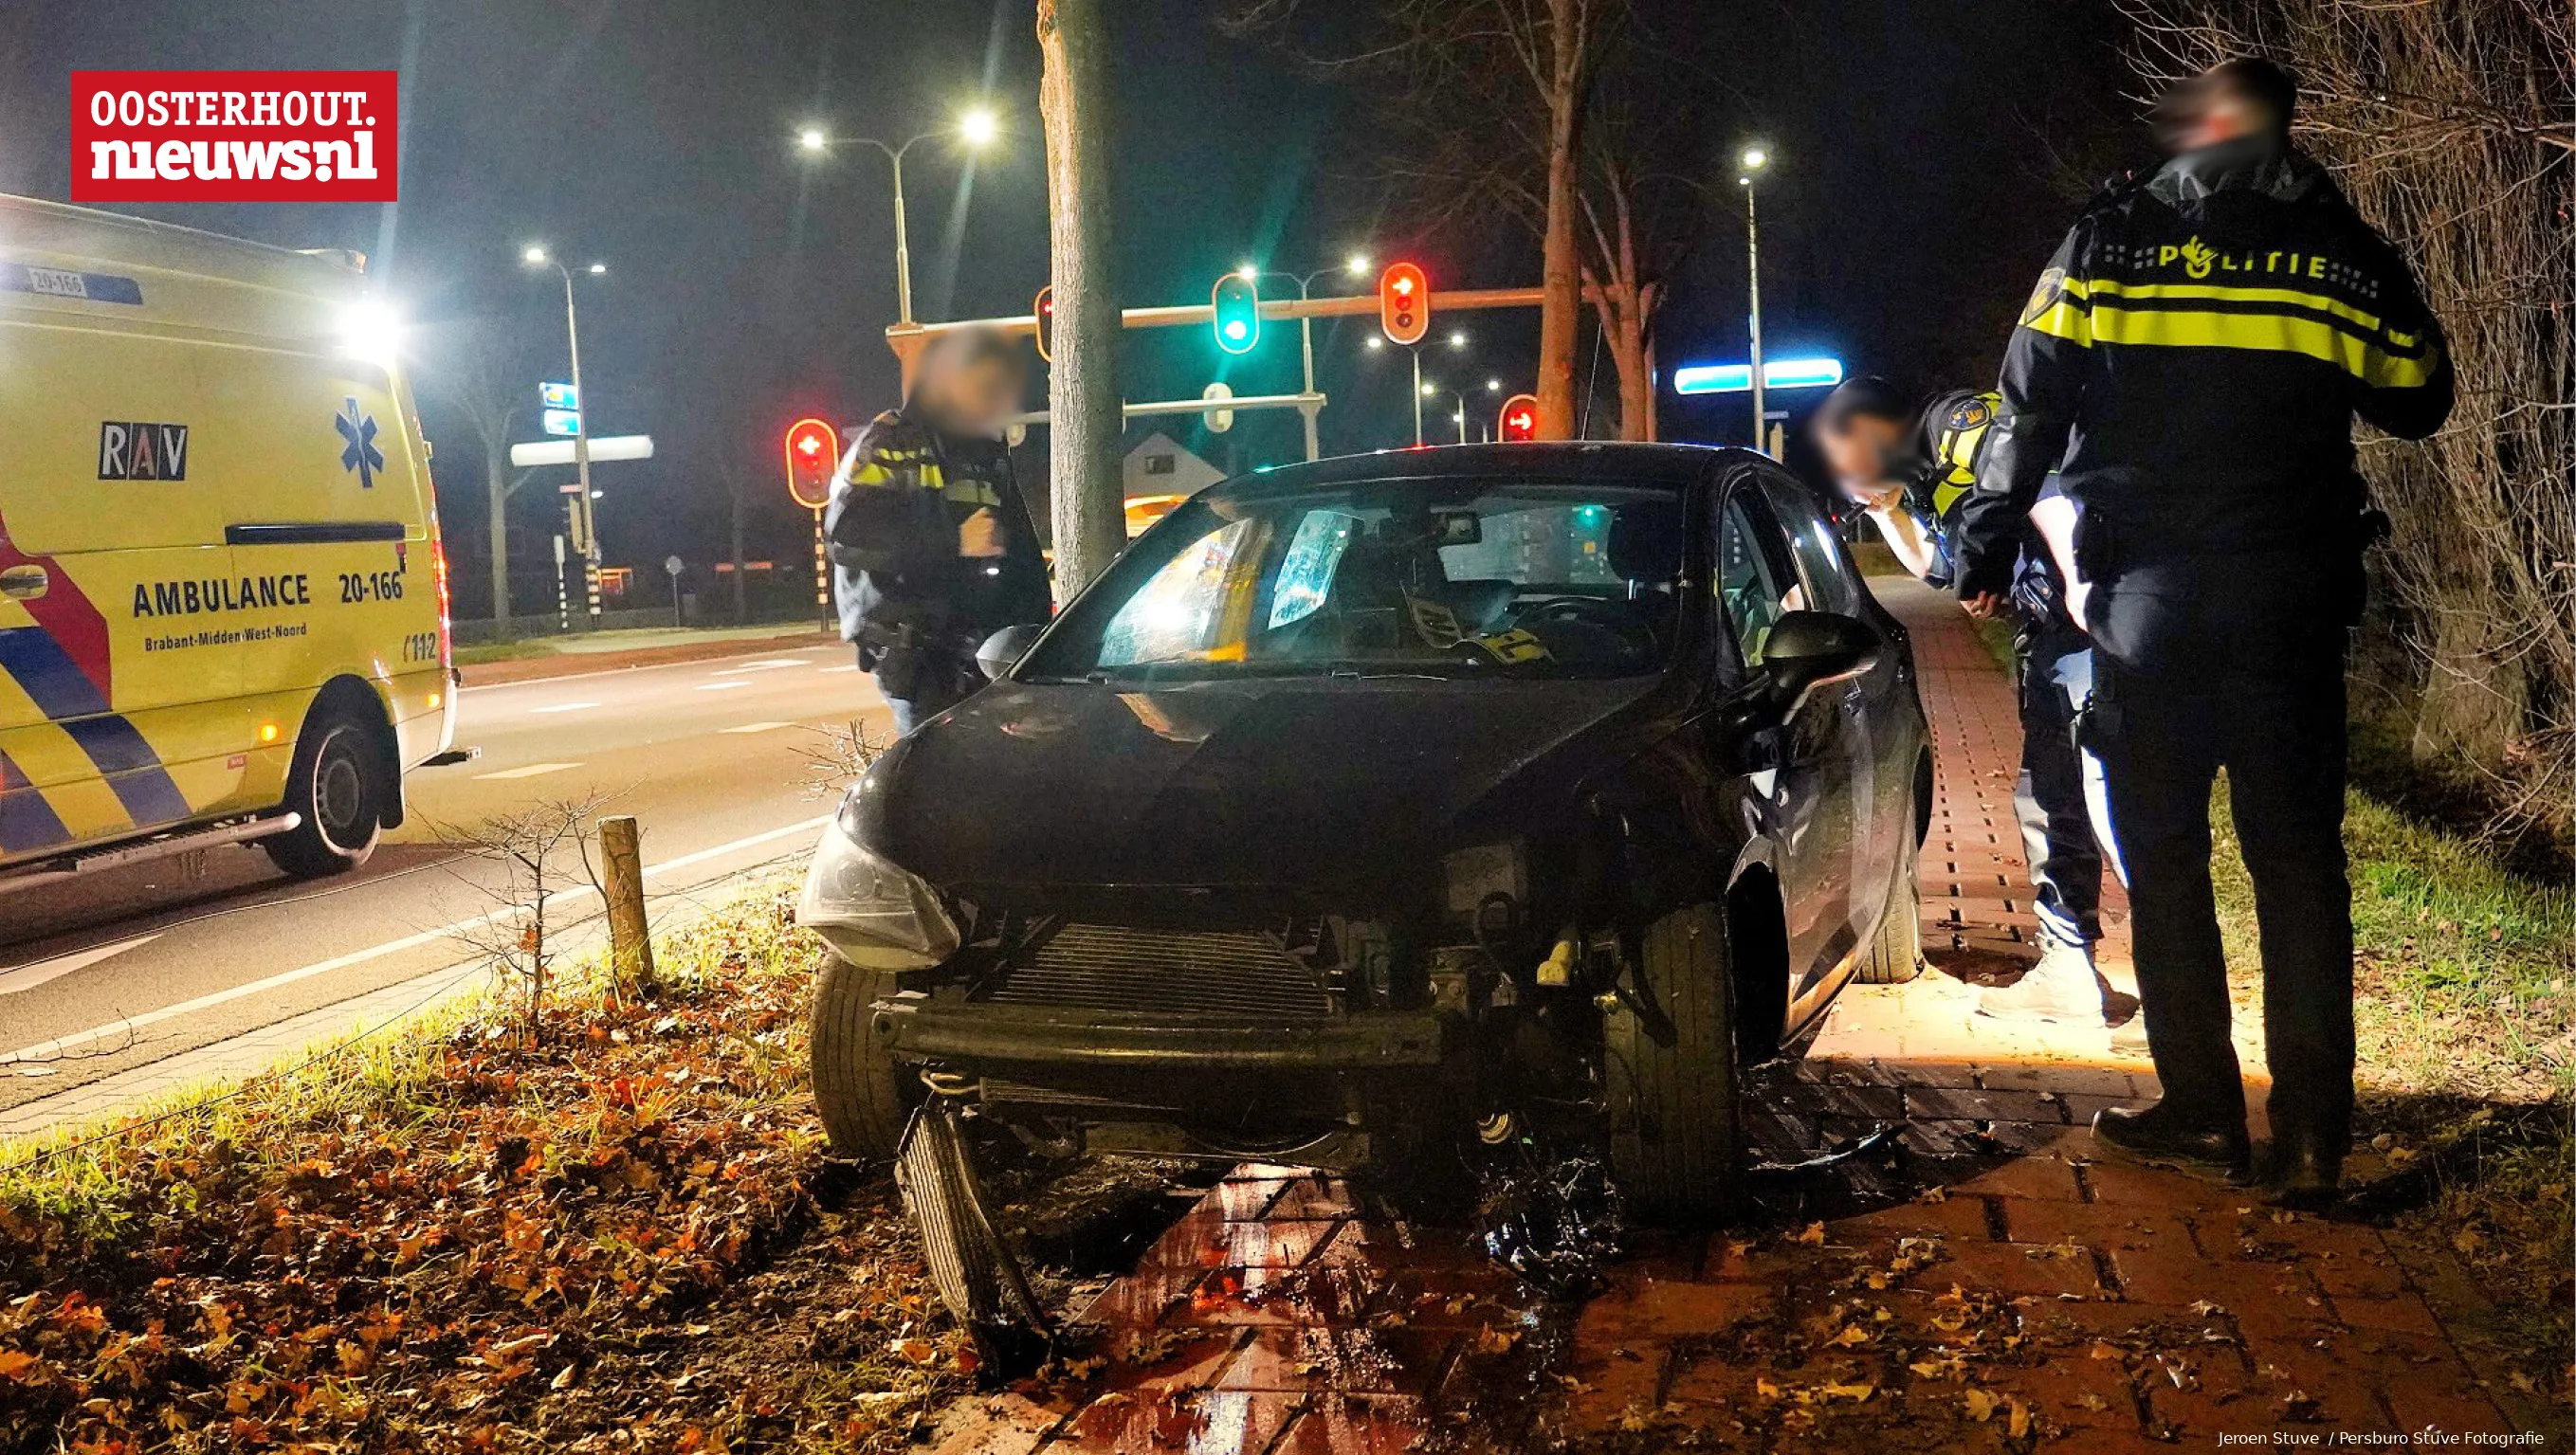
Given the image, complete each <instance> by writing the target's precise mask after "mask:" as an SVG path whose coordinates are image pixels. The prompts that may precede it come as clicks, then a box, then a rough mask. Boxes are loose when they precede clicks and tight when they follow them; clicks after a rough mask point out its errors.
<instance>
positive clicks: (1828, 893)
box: [1715, 469, 1859, 1025]
mask: <svg viewBox="0 0 2576 1455" xmlns="http://www.w3.org/2000/svg"><path fill="white" fill-rule="evenodd" d="M1715 559H1716V587H1717V593H1718V598H1719V602H1720V605H1721V606H1722V608H1723V609H1724V612H1725V617H1726V625H1727V629H1728V631H1729V633H1730V634H1731V635H1732V637H1733V639H1734V643H1735V648H1736V652H1737V655H1738V656H1739V657H1740V658H1741V660H1742V661H1743V663H1744V666H1745V668H1746V670H1747V671H1758V670H1760V668H1761V666H1762V662H1763V653H1764V648H1765V645H1766V643H1767V642H1768V640H1769V637H1770V633H1771V629H1772V627H1774V626H1775V625H1777V624H1778V622H1779V620H1780V618H1781V617H1783V616H1785V615H1787V614H1788V613H1789V612H1792V611H1798V610H1803V609H1806V606H1807V600H1808V597H1807V590H1806V584H1805V582H1804V580H1803V579H1802V578H1801V577H1800V576H1799V575H1798V572H1797V567H1796V565H1795V562H1794V559H1793V557H1792V556H1791V554H1790V552H1789V546H1788V540H1787V537H1786V535H1785V534H1784V533H1783V531H1782V529H1781V527H1780V524H1779V522H1778V520H1777V518H1776V517H1775V516H1774V515H1773V513H1772V510H1771V508H1770V504H1769V502H1768V501H1767V499H1766V498H1765V491H1764V490H1763V488H1762V481H1761V477H1760V475H1759V474H1758V473H1756V472H1755V471H1753V470H1751V469H1748V470H1746V471H1745V472H1744V473H1741V474H1739V475H1737V476H1736V477H1735V479H1734V480H1732V481H1730V482H1729V484H1728V488H1727V489H1726V491H1725V493H1724V495H1723V496H1722V498H1721V500H1720V502H1719V505H1718V512H1717V541H1716V556H1715ZM1844 721H1845V708H1844V707H1843V704H1842V701H1841V696H1840V694H1839V692H1838V691H1837V690H1830V689H1829V690H1827V691H1823V692H1817V693H1813V694H1810V695H1809V697H1808V699H1807V701H1806V702H1805V703H1804V704H1802V705H1801V706H1800V707H1799V709H1798V710H1797V711H1796V712H1795V713H1793V714H1792V715H1791V716H1790V717H1789V719H1788V720H1787V721H1785V722H1782V723H1780V724H1778V725H1777V726H1774V727H1771V728H1767V729H1765V730H1763V732H1762V733H1760V734H1759V735H1758V736H1757V738H1756V739H1755V741H1754V743H1753V744H1752V747H1753V756H1752V759H1751V761H1752V764H1753V767H1752V771H1751V773H1750V774H1749V777H1750V779H1751V782H1750V784H1749V789H1750V792H1749V794H1748V796H1749V797H1750V798H1751V799H1752V801H1753V802H1754V803H1756V804H1757V805H1758V812H1759V814H1760V816H1761V819H1762V824H1763V832H1764V834H1765V836H1766V837H1768V838H1769V839H1770V840H1771V842H1772V843H1773V844H1775V845H1776V846H1777V848H1778V853H1779V864H1778V868H1779V874H1780V894H1781V901H1782V910H1783V913H1784V915H1785V918H1786V920H1787V925H1788V938H1789V965H1790V974H1791V980H1790V1002H1791V1003H1790V1017H1789V1019H1790V1023H1791V1024H1793V1025H1794V1024H1796V1023H1797V1022H1798V1021H1799V1020H1801V1019H1803V1018H1804V1016H1805V1015H1806V1014H1807V1013H1808V1010H1809V1009H1810V1008H1811V1007H1812V1004H1813V1002H1814V1001H1815V999H1816V998H1817V997H1819V996H1821V995H1823V994H1825V993H1827V992H1829V991H1830V990H1831V989H1832V988H1833V982H1832V981H1831V980H1830V979H1829V977H1831V976H1832V975H1833V972H1834V971H1835V970H1836V969H1837V968H1838V967H1840V966H1841V965H1842V964H1843V962H1844V961H1845V960H1847V959H1848V958H1849V957H1850V955H1851V953H1852V950H1853V947H1854V946H1855V945H1857V944H1858V942H1859V941H1858V936H1857V934H1856V933H1855V932H1854V931H1853V929H1852V917H1853V906H1852V897H1853V885H1852V882H1851V871H1852V864H1853V861H1854V858H1855V852H1854V846H1853V843H1852V834H1853V829H1854V826H1855V822H1856V820H1855V817H1854V815H1853V813H1852V807H1851V805H1852V765H1851V761H1850V738H1849V735H1848V734H1847V733H1846V731H1845V729H1844Z"/></svg>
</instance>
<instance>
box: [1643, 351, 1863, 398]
mask: <svg viewBox="0 0 2576 1455" xmlns="http://www.w3.org/2000/svg"><path fill="white" fill-rule="evenodd" d="M1842 381H1843V361H1842V360H1840V359H1765V360H1763V361H1762V387H1763V388H1765V389H1830V388H1832V387H1833V386H1834V385H1836V384H1839V383H1841V382H1842ZM1752 388H1753V366H1752V365H1751V364H1687V365H1684V366H1683V367H1681V368H1678V369H1675V370H1673V392H1674V393H1676V394H1743V393H1746V392H1748V391H1750V390H1751V389H1752Z"/></svg>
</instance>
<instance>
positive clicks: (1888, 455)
mask: <svg viewBox="0 0 2576 1455" xmlns="http://www.w3.org/2000/svg"><path fill="white" fill-rule="evenodd" d="M1904 439H1905V427H1904V426H1903V425H1901V424H1899V423H1897V422H1896V421H1895V420H1892V419H1881V418H1879V417H1878V416H1876V415H1873V414H1854V415H1850V416H1848V417H1846V418H1845V419H1844V420H1843V422H1842V427H1841V428H1839V429H1830V430H1818V431H1817V432H1816V448H1817V450H1818V451H1819V452H1820V453H1822V454H1823V455H1824V457H1825V468H1827V469H1829V470H1831V471H1833V472H1834V483H1835V484H1837V485H1839V486H1840V487H1842V492H1843V494H1845V495H1847V496H1849V497H1850V498H1852V499H1854V500H1860V501H1866V500H1869V499H1871V498H1873V497H1875V496H1878V495H1880V494H1883V493H1885V492H1886V491H1887V490H1888V489H1890V488H1891V487H1893V486H1894V485H1896V483H1897V482H1896V481H1894V480H1891V479H1889V478H1888V475H1889V473H1890V471H1889V462H1890V461H1892V460H1894V459H1895V458H1896V453H1897V450H1898V448H1899V446H1901V445H1902V444H1903V443H1904Z"/></svg>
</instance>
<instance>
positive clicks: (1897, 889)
mask: <svg viewBox="0 0 2576 1455" xmlns="http://www.w3.org/2000/svg"><path fill="white" fill-rule="evenodd" d="M1920 862H1921V853H1920V851H1919V850H1917V849H1915V848H1914V846H1912V845H1911V844H1909V845H1907V846H1906V848H1905V852H1904V853H1902V854H1900V855H1899V856H1898V857H1897V863H1896V883H1895V884H1893V885H1891V886H1890V887H1889V889H1888V891H1887V912H1886V913H1885V914H1882V915H1880V916H1879V918H1878V934H1877V935H1876V936H1875V937H1873V938H1872V939H1871V941H1870V946H1869V953H1868V954H1867V955H1864V956H1862V957H1861V962H1860V969H1859V970H1858V971H1857V972H1856V973H1855V974H1854V975H1853V976H1852V978H1853V979H1854V980H1857V981H1859V982H1860V983H1861V984H1863V985H1903V984H1906V983H1907V982H1909V981H1911V980H1912V979H1913V978H1914V977H1915V976H1917V975H1920V974H1922V973H1923V890H1922V887H1921V885H1920V883H1919V882H1918V881H1917V879H1916V877H1915V869H1916V866H1917V865H1918V864H1919V863H1920Z"/></svg>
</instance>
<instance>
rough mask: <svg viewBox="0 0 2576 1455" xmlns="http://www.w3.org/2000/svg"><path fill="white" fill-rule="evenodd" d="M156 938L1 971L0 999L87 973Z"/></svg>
mask: <svg viewBox="0 0 2576 1455" xmlns="http://www.w3.org/2000/svg"><path fill="white" fill-rule="evenodd" d="M159 938H161V937H160V936H159V935H157V934H155V935H137V936H135V937H134V938H133V939H130V940H119V941H117V942H116V943H115V944H113V945H99V946H96V947H94V948H92V949H87V950H74V951H73V952H72V953H70V954H68V955H57V956H55V957H54V958H52V959H50V960H33V961H30V962H28V963H27V964H24V965H11V966H8V967H5V968H0V995H15V994H17V993H18V992H19V991H22V990H33V989H35V988H36V987H37V986H39V985H42V984H44V983H45V982H46V981H48V980H58V979H60V978H62V977H63V976H65V975H69V974H70V973H72V972H73V971H75V970H86V969H88V968H89V967H90V966H92V965H95V964H97V963H98V962H99V961H101V960H105V959H108V958H109V957H111V956H115V955H122V954H124V953H125V952H126V951H128V950H131V949H133V948H135V947H136V946H138V945H148V944H151V943H152V942H153V941H154V940H157V939H159Z"/></svg>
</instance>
